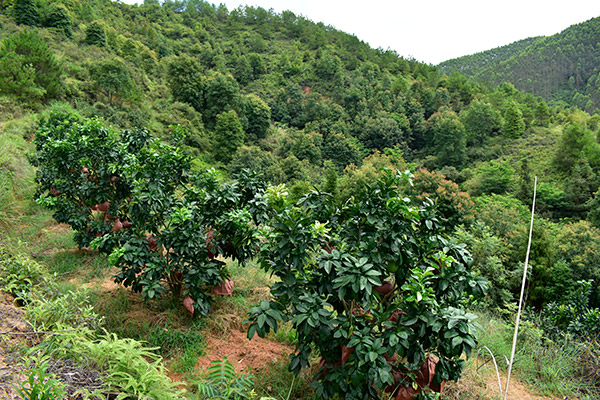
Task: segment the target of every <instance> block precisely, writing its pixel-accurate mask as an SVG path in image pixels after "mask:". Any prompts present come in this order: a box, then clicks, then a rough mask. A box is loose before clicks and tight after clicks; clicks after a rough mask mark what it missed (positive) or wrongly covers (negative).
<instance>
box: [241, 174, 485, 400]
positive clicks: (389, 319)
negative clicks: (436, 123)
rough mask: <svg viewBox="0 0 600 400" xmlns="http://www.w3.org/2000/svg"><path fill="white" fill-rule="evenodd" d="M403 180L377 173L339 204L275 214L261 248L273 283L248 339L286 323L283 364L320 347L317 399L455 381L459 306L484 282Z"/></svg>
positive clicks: (462, 346)
mask: <svg viewBox="0 0 600 400" xmlns="http://www.w3.org/2000/svg"><path fill="white" fill-rule="evenodd" d="M410 176H411V175H410V174H409V173H408V172H406V173H392V172H391V171H385V172H384V174H383V176H382V177H381V178H380V179H379V180H377V181H376V182H373V183H372V184H370V185H368V186H367V187H366V188H365V189H363V190H362V191H361V192H360V193H356V195H355V196H354V197H353V198H351V200H349V201H348V202H347V203H346V204H345V205H344V206H342V207H336V206H335V205H334V203H333V202H332V201H331V198H330V196H328V195H327V194H323V193H317V192H313V193H311V194H308V195H307V196H305V197H304V198H302V199H301V200H300V201H299V202H298V204H295V205H291V206H288V207H285V208H283V209H281V211H280V212H278V213H277V214H276V215H275V216H274V222H273V223H272V226H271V228H270V231H269V232H268V234H267V238H266V241H265V243H264V244H263V246H262V249H261V253H260V259H261V262H262V266H263V268H265V269H266V270H269V271H271V272H272V273H273V274H274V275H276V276H277V277H278V278H279V279H278V281H277V282H276V283H274V284H273V285H272V287H271V295H272V299H271V301H263V302H262V303H261V304H260V305H259V306H257V307H255V308H253V309H252V310H251V311H250V313H249V318H248V321H247V322H249V323H250V325H249V328H248V337H250V338H251V337H253V336H254V334H258V335H259V336H261V337H263V336H264V335H266V334H267V333H268V332H269V331H270V330H277V327H278V324H279V323H281V322H283V321H291V324H292V325H293V327H294V328H295V329H296V330H297V332H298V344H297V346H296V351H295V353H294V354H292V355H291V356H290V357H291V363H290V369H291V370H292V371H294V372H295V373H298V372H299V371H300V370H301V369H302V368H305V367H307V366H308V365H309V360H310V356H311V353H313V352H317V354H318V356H319V357H320V362H319V371H318V373H317V375H316V377H315V378H316V379H315V381H314V382H313V385H314V386H315V387H316V390H317V394H318V396H320V397H322V398H335V397H336V396H339V397H341V398H345V399H371V398H381V397H383V393H384V392H387V393H391V396H392V397H394V398H396V399H412V398H413V397H414V396H416V395H417V394H418V396H420V397H421V398H426V397H427V396H430V394H431V393H432V392H436V391H437V392H439V391H441V389H442V387H443V384H444V382H445V381H448V380H457V379H458V378H459V377H460V374H461V371H462V370H463V368H464V363H465V361H464V358H463V355H466V356H467V357H468V356H469V355H470V354H471V351H472V350H473V348H474V347H475V346H476V337H475V329H474V326H473V324H472V321H473V319H474V318H475V316H474V315H472V314H469V313H467V312H466V311H465V308H466V306H467V305H468V304H469V303H470V302H472V301H475V300H476V299H478V298H480V297H481V296H483V294H484V292H485V290H486V281H485V280H484V279H483V278H481V277H478V276H475V274H474V273H473V272H472V270H471V269H470V264H471V256H470V254H469V253H468V251H467V250H466V249H465V246H464V245H463V244H459V243H456V242H455V241H454V240H452V239H449V238H448V237H447V236H446V235H445V234H444V232H443V226H442V224H441V223H440V222H441V221H440V220H439V219H438V217H437V215H438V214H437V212H436V211H435V209H434V206H433V202H431V201H429V200H426V201H424V202H423V203H422V204H420V205H412V204H411V203H410V200H409V199H408V198H406V197H403V195H402V193H401V188H402V187H405V186H404V185H406V183H407V180H409V179H410Z"/></svg>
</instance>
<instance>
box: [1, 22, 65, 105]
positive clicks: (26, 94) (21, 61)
mask: <svg viewBox="0 0 600 400" xmlns="http://www.w3.org/2000/svg"><path fill="white" fill-rule="evenodd" d="M62 74H63V68H62V65H61V64H60V62H59V61H58V60H57V59H56V57H54V54H53V53H52V51H51V50H50V49H49V48H48V44H46V42H45V41H44V39H42V38H41V37H40V36H39V35H38V34H37V32H35V31H27V30H24V31H23V32H21V33H18V34H15V35H12V36H9V37H7V38H6V39H4V40H3V41H2V43H0V93H4V94H8V95H14V96H16V97H17V98H19V99H22V100H24V101H36V100H39V99H45V100H48V99H53V98H57V97H60V95H61V94H62V92H63V89H64V87H63V84H62Z"/></svg>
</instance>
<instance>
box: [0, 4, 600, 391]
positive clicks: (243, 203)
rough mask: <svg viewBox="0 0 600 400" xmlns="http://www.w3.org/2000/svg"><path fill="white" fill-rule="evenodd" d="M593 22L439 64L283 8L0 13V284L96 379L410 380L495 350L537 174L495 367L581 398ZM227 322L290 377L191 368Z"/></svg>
mask: <svg viewBox="0 0 600 400" xmlns="http://www.w3.org/2000/svg"><path fill="white" fill-rule="evenodd" d="M597 23H598V19H593V20H591V21H588V22H587V23H585V24H580V25H577V26H573V27H571V28H569V29H567V30H565V31H564V32H563V33H561V34H559V35H555V36H552V37H547V38H544V37H540V38H530V39H525V40H523V41H520V42H517V43H516V44H515V45H514V46H506V47H503V48H499V49H495V50H493V51H490V52H484V53H479V54H478V55H474V56H469V57H470V58H463V59H462V60H463V61H460V60H461V59H457V60H452V61H451V62H447V63H446V64H443V65H441V66H440V68H437V67H433V66H431V65H426V64H422V63H419V62H417V61H416V60H412V59H404V58H402V57H399V56H398V55H397V54H396V53H394V52H393V51H389V50H382V49H372V48H370V47H369V46H368V45H367V44H365V43H364V42H362V41H360V40H359V39H358V38H356V37H355V36H352V35H348V34H346V33H344V32H340V31H337V30H336V29H334V28H332V27H331V26H328V25H325V24H324V23H315V22H312V21H309V20H307V19H306V18H304V17H300V16H296V15H294V14H293V13H291V12H289V11H286V12H283V13H281V14H277V13H274V12H272V11H267V10H264V9H262V8H253V7H241V8H239V9H234V10H227V9H226V8H225V7H224V6H223V5H221V6H215V5H212V4H209V3H207V2H205V1H201V0H183V1H164V2H162V1H161V2H158V1H156V0H155V1H151V0H146V1H145V2H144V4H143V5H138V6H130V5H126V4H121V3H118V2H112V1H109V0H102V1H91V0H61V1H46V0H9V1H0V28H1V29H0V229H1V234H0V267H1V268H0V288H2V290H3V291H5V292H7V293H11V294H12V295H13V296H15V297H16V298H19V299H20V300H19V301H20V302H21V303H24V304H25V305H26V307H27V313H28V318H29V319H32V320H34V321H35V324H34V327H35V329H38V330H43V331H50V330H57V331H62V330H66V331H68V332H71V331H72V329H74V328H77V327H79V326H81V325H82V324H84V322H85V321H93V322H94V323H93V324H88V323H87V322H85V324H84V325H85V332H83V333H82V334H81V337H82V339H81V340H79V339H77V335H75V334H73V333H70V334H68V335H56V336H55V335H48V336H47V338H46V339H44V341H43V342H42V346H38V347H35V348H34V351H35V350H36V349H37V350H39V351H38V353H39V354H38V356H39V357H46V356H48V357H50V359H51V360H53V359H57V358H59V359H60V358H65V357H66V358H69V359H71V360H73V362H75V363H79V364H78V365H85V366H86V368H87V367H89V368H92V369H93V368H96V369H95V371H96V372H97V373H100V374H103V375H102V376H103V377H104V378H103V379H105V380H104V383H105V385H104V386H102V388H103V389H102V390H105V392H103V393H104V395H106V393H108V392H111V391H112V393H115V392H118V393H120V394H122V395H123V396H125V397H127V396H133V398H147V397H144V396H150V397H152V398H156V399H159V398H181V397H178V396H180V395H181V394H182V392H179V391H178V389H177V388H175V386H174V385H171V382H170V381H169V380H168V379H167V378H166V377H165V371H166V370H165V367H164V365H166V366H167V369H168V371H169V373H171V374H172V376H175V375H177V377H178V378H179V377H181V379H183V382H182V383H181V385H180V387H179V389H182V390H183V389H185V390H187V391H188V392H190V393H193V396H196V397H194V398H216V396H217V395H218V392H219V391H223V390H226V389H225V388H227V390H232V391H231V392H229V395H230V398H238V397H235V396H237V395H235V396H234V394H233V393H238V395H239V396H241V395H242V394H243V395H244V396H248V397H251V393H249V391H250V390H251V389H254V390H255V393H254V394H252V395H256V396H273V397H276V398H286V396H288V398H289V396H292V398H311V397H312V398H323V397H335V396H336V395H341V396H344V395H346V394H349V393H351V396H353V397H352V398H377V397H381V396H383V397H382V398H385V396H387V394H382V393H385V390H390V391H393V392H394V396H399V394H398V393H404V392H406V393H404V394H405V395H406V396H409V395H410V396H412V395H414V394H415V393H412V392H411V390H414V389H413V386H412V382H413V381H414V382H415V383H414V384H415V385H417V386H414V387H419V388H420V389H419V391H421V389H424V388H430V389H432V390H440V389H441V388H442V386H443V385H441V381H456V380H457V379H458V378H459V377H460V376H461V374H463V375H464V374H466V376H467V377H469V373H470V372H469V371H471V369H470V368H474V367H473V365H472V364H466V365H467V369H466V372H464V367H465V362H464V360H463V359H462V358H463V357H464V355H467V356H468V355H471V353H473V354H475V353H476V352H477V351H479V350H481V349H482V348H483V347H481V346H483V345H485V346H487V347H488V348H490V349H492V350H493V351H494V352H496V353H497V354H496V355H497V356H498V357H500V356H501V355H505V356H509V354H510V348H509V343H510V340H511V333H510V326H509V325H510V324H512V323H513V321H514V311H515V301H516V300H517V299H518V295H519V291H520V279H521V276H522V272H523V262H524V260H525V255H526V253H527V237H528V227H529V218H530V207H531V201H532V196H533V182H534V177H536V176H537V178H538V186H537V203H536V218H535V224H534V231H533V244H532V249H531V256H530V267H531V268H532V270H531V273H530V276H529V279H528V286H527V309H526V313H525V317H524V318H525V321H524V336H523V338H522V339H520V347H519V352H518V363H517V367H515V368H516V374H517V376H518V378H519V379H520V380H522V381H524V382H526V383H528V384H531V385H534V386H535V388H536V390H537V391H539V392H540V393H543V394H546V395H552V396H579V397H580V398H590V399H591V398H595V396H597V395H598V391H599V390H600V389H599V388H600V385H599V382H600V378H599V376H600V373H599V371H600V368H599V366H598V363H597V360H598V359H599V357H596V356H595V355H597V354H598V353H599V352H600V350H599V349H598V341H597V339H598V335H599V334H600V328H599V327H600V309H599V308H600V289H599V287H600V285H598V283H600V211H599V210H600V192H599V190H598V189H599V187H600V124H599V122H600V118H599V116H598V115H593V116H592V115H590V114H589V112H590V111H593V109H595V107H596V105H595V104H596V101H600V97H598V98H597V99H596V97H595V96H600V95H598V94H597V90H596V89H593V90H592V88H593V87H595V86H594V85H595V83H592V82H595V81H594V79H596V78H595V76H596V77H597V76H598V74H599V71H598V70H597V63H596V62H595V61H594V58H593V54H594V51H595V50H594V49H595V47H596V43H595V42H594V39H593V38H594V33H593V32H594V29H593V27H594V26H595V25H597ZM584 38H585V40H584ZM574 42H577V43H578V44H580V46H574V45H573V44H572V43H574ZM569 43H571V44H569ZM580 47H581V48H580ZM559 48H560V49H562V50H559ZM575 54H577V56H576V55H575ZM579 56H581V57H582V58H581V60H584V59H585V60H587V61H586V62H585V63H584V62H583V61H578V60H580V59H579V58H577V57H579ZM539 59H543V60H546V64H544V65H543V66H541V65H538V64H537V63H538V60H539ZM490 63H492V64H493V65H495V64H494V63H497V64H498V65H500V64H502V73H500V72H499V71H500V70H499V69H497V68H493V67H490V68H493V70H492V69H487V66H489V65H490ZM579 64H580V65H579ZM484 65H486V67H485V68H486V69H483V68H484ZM517 67H518V68H517ZM555 67H556V68H555ZM455 71H458V72H455ZM492 71H493V73H492ZM518 71H521V72H522V73H523V74H524V73H525V71H527V72H532V71H535V72H537V73H539V76H538V77H536V78H533V77H529V78H526V77H525V75H522V76H520V75H518ZM565 76H566V78H565ZM481 77H486V79H485V82H483V83H482V82H480V81H481ZM571 77H572V80H573V86H572V87H571V86H569V85H571V83H569V81H570V80H571ZM509 78H510V79H509ZM506 81H511V82H513V83H514V84H511V83H506ZM524 82H525V83H524ZM532 93H533V94H532ZM582 96H583V97H582ZM580 97H582V98H585V101H584V100H581V98H580ZM580 100H581V101H580ZM561 101H562V102H563V103H561ZM564 102H566V103H572V104H574V106H573V107H566V106H565V105H564ZM582 102H584V103H582ZM590 102H591V103H590ZM588 103H590V104H592V105H591V106H590V105H589V104H588ZM577 106H579V107H580V108H577ZM405 171H407V172H405ZM57 223H59V225H57ZM30 275H31V276H30ZM270 276H271V277H270ZM229 278H232V279H233V280H234V281H235V282H236V287H235V289H234V293H233V295H232V296H231V297H225V298H223V297H220V296H218V295H216V294H215V293H213V292H212V289H213V288H218V287H220V286H219V285H220V284H221V283H223V282H227V280H228V279H229ZM113 280H114V281H115V282H116V283H117V284H119V287H118V288H117V289H114V290H112V291H107V289H106V286H107V282H108V284H112V285H114V282H112V281H113ZM386 285H387V286H386ZM390 287H391V289H390ZM83 288H86V289H83ZM386 288H387V289H386ZM385 290H388V291H387V292H385V293H382V292H380V291H385ZM390 290H391V291H390ZM484 293H486V294H485V296H484V295H483V294H484ZM307 294H310V295H307ZM48 304H50V305H48ZM61 307H66V308H67V309H66V310H65V309H63V308H61ZM68 307H73V309H68ZM44 310H51V311H47V312H46V311H44ZM472 312H474V313H477V314H478V315H480V316H481V317H482V319H483V320H484V321H487V322H488V323H486V324H485V327H483V328H481V329H483V330H482V331H481V332H480V339H481V342H480V344H479V345H478V344H477V335H476V334H475V327H476V325H474V324H473V318H474V317H475V315H474V314H472ZM188 314H189V315H188ZM69 315H76V316H81V318H79V317H77V318H79V319H77V318H75V317H73V318H75V319H69V318H68V317H69ZM140 316H141V317H140ZM242 327H243V329H248V335H249V336H253V335H254V334H257V335H259V336H261V337H267V338H268V339H269V340H273V341H276V342H279V343H284V344H286V345H291V346H295V347H296V350H295V352H294V356H293V357H292V358H291V363H290V365H289V368H290V370H291V371H293V372H295V373H298V377H296V378H294V376H293V375H291V374H289V373H288V372H286V371H287V368H288V365H287V363H285V365H280V366H274V367H272V369H270V370H269V371H267V372H265V373H264V374H263V373H259V374H258V375H257V376H255V377H241V376H239V375H236V374H235V372H232V371H231V368H230V367H231V364H229V365H227V364H226V362H225V361H223V362H222V363H221V364H220V365H217V366H213V367H214V368H213V369H212V372H211V373H209V375H200V374H199V372H198V370H197V368H196V367H195V366H196V362H197V359H198V357H199V356H200V355H203V353H204V352H205V351H206V336H209V335H216V334H217V335H223V333H224V332H227V331H228V329H230V328H233V329H240V328H242ZM486 329H487V330H486ZM53 338H54V339H53ZM139 341H144V342H146V343H147V345H148V347H150V348H154V347H156V348H157V349H154V350H152V349H148V348H146V347H144V346H143V345H142V344H141V343H140V342H139ZM73 343H74V344H73ZM110 346H115V348H122V349H125V350H123V351H127V352H129V353H131V354H132V357H134V359H135V360H137V361H135V362H134V363H133V364H132V365H122V364H119V360H118V359H115V358H114V357H112V358H111V357H110V356H109V355H110V350H107V349H110ZM152 351H155V353H156V354H154V353H152ZM432 355H433V357H432ZM163 358H164V361H165V363H163ZM557 359H560V360H561V363H560V364H559V363H555V362H554V361H556V360H557ZM44 360H45V359H39V361H37V362H36V363H37V364H36V365H44ZM432 363H433V364H432ZM427 365H438V367H437V369H436V370H435V374H433V371H432V372H431V373H428V376H429V377H430V378H431V379H429V380H426V381H419V379H421V378H417V375H416V374H415V371H418V370H419V368H425V367H424V366H427ZM344 366H345V367H344ZM219 368H220V371H221V372H223V371H225V370H227V371H228V372H227V374H225V372H223V373H224V374H225V375H227V379H225V378H223V379H225V381H223V382H219V381H217V380H216V379H217V377H218V376H219V374H218V373H217V372H215V371H219ZM432 368H433V367H432ZM28 369H30V370H31V371H34V370H35V369H34V368H31V366H30V367H29V368H28ZM145 370H148V371H150V372H149V373H148V374H147V375H143V377H142V376H141V375H139V374H140V373H141V372H140V371H145ZM42 372H43V371H42ZM238 372H239V371H238ZM262 372H264V371H262ZM173 374H175V375H173ZM434 375H435V376H434ZM211 376H212V378H211ZM223 376H224V375H221V377H223ZM313 376H314V377H316V378H318V379H317V380H315V381H314V382H313V383H312V384H311V382H312V381H313ZM213 378H214V379H213ZM32 379H33V378H32ZM211 379H213V380H211ZM423 379H424V378H423ZM349 380H352V381H353V382H355V383H356V385H355V386H353V387H352V388H349V387H348V384H347V382H348V381H349ZM41 381H43V379H42V380H41ZM165 382H167V383H165ZM198 382H200V383H199V384H198ZM57 385H58V384H57ZM223 385H225V386H223ZM471 385H472V388H471V389H470V391H469V394H468V396H470V397H469V398H484V397H483V395H482V394H481V392H482V391H484V389H485V388H483V389H481V388H480V387H478V386H477V385H476V383H475V382H471ZM59 386H60V385H59ZM480 389H481V390H480ZM52 390H54V389H52ZM56 390H57V392H56V393H58V392H59V391H60V388H56ZM98 390H100V389H98ZM288 391H289V393H291V394H290V395H288ZM56 393H55V394H54V395H55V397H56V396H58V395H57V394H56ZM70 393H71V392H70ZM222 393H223V392H221V394H222ZM240 393H241V394H240ZM447 393H448V394H447V396H448V398H456V399H458V398H465V397H464V396H465V393H464V392H462V394H461V392H460V389H459V386H456V385H454V386H452V385H449V388H448V390H447ZM71 394H72V393H71ZM419 396H420V397H419V398H434V397H431V396H433V395H432V394H431V393H429V392H427V391H426V390H424V391H421V392H420V393H419ZM427 396H430V397H427ZM452 396H454V397H452ZM478 396H479V397H478ZM125 397H124V398H125Z"/></svg>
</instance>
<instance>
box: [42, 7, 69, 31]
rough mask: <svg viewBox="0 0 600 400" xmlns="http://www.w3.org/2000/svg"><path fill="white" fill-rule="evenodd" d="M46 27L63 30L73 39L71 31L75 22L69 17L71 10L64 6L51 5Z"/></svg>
mask: <svg viewBox="0 0 600 400" xmlns="http://www.w3.org/2000/svg"><path fill="white" fill-rule="evenodd" d="M45 25H46V26H47V27H49V28H57V29H60V30H62V31H63V32H64V33H65V35H66V36H67V37H68V38H72V37H73V31H72V30H71V26H72V25H73V21H72V20H71V16H70V15H69V10H67V8H66V7H65V6H64V5H63V4H60V3H52V4H50V7H49V10H48V15H47V17H46V23H45Z"/></svg>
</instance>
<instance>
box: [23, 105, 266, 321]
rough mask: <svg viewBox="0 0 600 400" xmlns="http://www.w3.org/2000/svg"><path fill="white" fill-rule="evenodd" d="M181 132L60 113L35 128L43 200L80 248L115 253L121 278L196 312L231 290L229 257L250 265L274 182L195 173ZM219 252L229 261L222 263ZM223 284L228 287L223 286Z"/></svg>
mask: <svg viewBox="0 0 600 400" xmlns="http://www.w3.org/2000/svg"><path fill="white" fill-rule="evenodd" d="M184 135H185V132H184V131H183V130H182V128H180V127H173V132H172V141H173V142H174V144H173V145H170V144H167V143H165V142H163V141H160V140H157V139H152V138H151V136H150V134H149V133H148V132H147V131H146V130H136V131H123V132H121V133H120V134H119V133H117V132H116V131H114V130H112V129H110V128H107V127H105V126H104V124H103V123H102V122H101V121H100V120H97V119H90V120H84V119H81V118H79V117H77V116H76V115H73V114H69V113H60V112H55V113H51V115H50V117H49V118H48V119H47V120H45V121H42V123H41V125H40V128H39V129H38V132H37V137H36V147H37V153H36V155H35V157H34V159H33V162H34V164H35V165H36V166H37V167H38V173H37V181H38V184H39V188H38V193H37V198H38V201H39V202H40V203H41V204H44V205H46V206H47V207H49V208H50V209H51V210H53V211H54V218H55V219H56V220H57V221H58V222H63V223H67V224H69V225H70V226H71V228H72V229H73V231H74V239H75V242H76V243H77V244H78V245H79V246H80V247H84V246H91V247H93V248H95V249H98V250H100V251H102V252H105V253H107V254H110V256H109V261H110V262H111V263H112V264H113V265H114V266H116V267H118V268H119V270H120V271H119V272H118V273H117V274H116V276H115V281H116V282H117V283H121V284H123V285H124V286H126V287H131V288H132V289H133V290H134V291H136V292H140V293H141V294H142V296H143V297H144V299H146V300H150V299H155V298H158V297H160V296H161V295H163V294H164V293H166V292H170V293H171V295H172V296H173V298H174V299H175V300H176V301H181V299H182V300H183V304H184V306H185V308H186V309H187V310H188V312H189V313H190V314H191V315H192V316H193V315H194V314H196V315H203V314H206V313H208V312H209V311H210V302H211V299H212V297H213V295H214V294H220V293H227V292H230V290H231V287H232V283H231V282H230V281H229V280H228V278H229V276H228V273H227V269H226V265H225V262H224V260H223V259H224V258H232V259H234V260H238V261H240V262H242V263H243V262H245V261H246V260H247V259H248V258H251V257H252V256H253V255H254V253H255V249H256V247H257V246H256V229H255V227H256V224H257V223H260V222H261V220H260V219H259V217H253V215H256V216H260V215H265V209H264V208H265V205H266V202H265V201H263V200H261V199H262V197H261V195H262V193H263V192H264V190H265V188H266V185H265V184H264V182H263V181H261V180H260V179H259V178H258V177H257V176H256V175H253V174H251V173H249V172H247V171H242V173H241V174H240V177H239V181H237V182H232V183H223V182H220V181H219V180H218V179H217V178H216V175H215V173H214V171H212V172H211V171H209V172H207V173H205V174H202V175H198V174H192V173H191V168H190V158H189V156H188V155H186V154H185V153H184V152H183V151H182V150H181V148H180V147H179V144H180V143H181V142H182V141H183V138H184ZM219 256H221V257H219ZM224 288H225V290H224Z"/></svg>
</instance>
